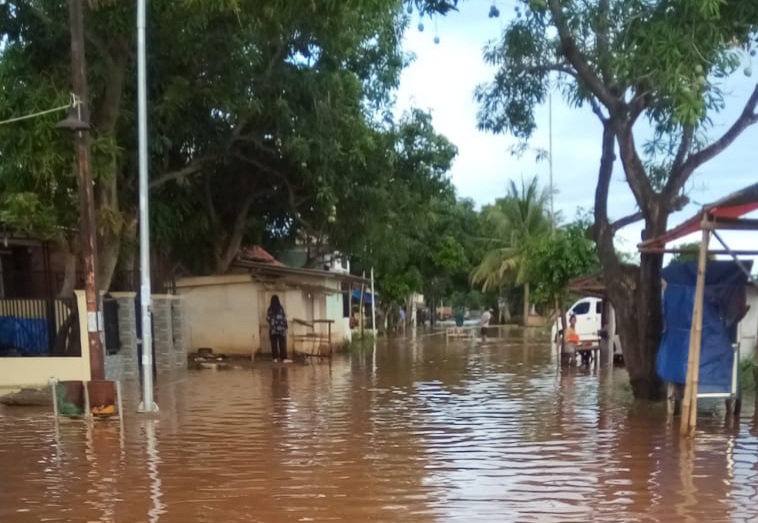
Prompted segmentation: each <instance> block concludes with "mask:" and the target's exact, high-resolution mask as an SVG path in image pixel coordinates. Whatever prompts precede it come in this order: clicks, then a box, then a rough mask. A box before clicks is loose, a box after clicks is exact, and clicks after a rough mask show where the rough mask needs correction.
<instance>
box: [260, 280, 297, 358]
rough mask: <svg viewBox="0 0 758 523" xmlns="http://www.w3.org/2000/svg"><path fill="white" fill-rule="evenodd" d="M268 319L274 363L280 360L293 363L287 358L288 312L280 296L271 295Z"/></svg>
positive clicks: (267, 313)
mask: <svg viewBox="0 0 758 523" xmlns="http://www.w3.org/2000/svg"><path fill="white" fill-rule="evenodd" d="M266 321H267V322H268V334H269V339H270V340H271V357H272V358H273V359H274V363H278V362H279V361H281V362H283V363H292V360H290V359H288V358H287V314H285V312H284V307H282V304H281V303H280V302H279V296H277V295H276V294H274V295H273V296H271V305H269V308H268V312H266Z"/></svg>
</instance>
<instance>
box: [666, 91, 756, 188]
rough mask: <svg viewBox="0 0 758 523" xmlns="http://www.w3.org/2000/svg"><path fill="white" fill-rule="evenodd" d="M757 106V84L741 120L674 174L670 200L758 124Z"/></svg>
mask: <svg viewBox="0 0 758 523" xmlns="http://www.w3.org/2000/svg"><path fill="white" fill-rule="evenodd" d="M756 106H758V84H756V86H755V88H754V89H753V93H752V94H751V95H750V98H748V100H747V102H746V103H745V107H744V108H743V109H742V113H741V114H740V116H739V118H737V120H736V121H735V122H734V123H733V124H732V126H731V127H730V128H729V129H728V130H727V131H726V132H725V133H724V134H723V135H722V136H721V138H719V139H718V140H716V141H715V142H713V143H712V144H711V145H709V146H708V147H706V148H705V149H703V150H701V151H699V152H697V153H695V154H692V155H690V157H689V158H687V160H685V161H684V163H682V165H681V167H680V168H679V169H677V170H676V171H674V172H672V174H671V177H670V178H669V181H668V183H666V188H665V192H666V195H667V196H668V197H669V198H670V197H671V196H673V195H675V194H676V193H678V192H679V190H680V189H681V188H682V187H683V186H684V184H685V182H686V181H687V180H688V179H689V177H690V176H691V175H692V173H693V172H695V169H697V168H698V167H700V166H701V165H703V164H704V163H706V162H708V161H710V160H712V159H713V158H715V157H716V156H718V155H719V154H721V153H722V152H723V151H724V150H725V149H726V148H727V147H729V146H730V145H732V143H734V141H735V140H736V139H737V138H739V136H740V135H741V134H742V133H743V132H744V131H745V129H747V128H748V127H750V126H751V125H754V124H755V123H758V114H756Z"/></svg>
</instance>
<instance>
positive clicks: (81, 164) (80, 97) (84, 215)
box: [59, 0, 105, 380]
mask: <svg viewBox="0 0 758 523" xmlns="http://www.w3.org/2000/svg"><path fill="white" fill-rule="evenodd" d="M69 18H70V20H69V24H70V27H71V72H72V77H71V80H72V86H73V89H74V106H75V107H74V109H76V110H77V119H76V120H69V122H68V123H65V122H61V124H60V125H59V126H60V127H68V128H70V129H72V130H73V131H74V134H75V140H76V163H77V171H76V176H77V182H78V185H79V214H80V229H81V231H80V233H81V240H82V248H83V249H82V250H83V252H82V255H83V258H84V294H85V296H86V300H87V339H88V342H89V358H90V374H91V378H90V379H92V380H104V379H105V356H104V354H103V342H102V338H101V336H100V325H102V321H101V319H100V311H99V307H98V302H99V300H98V296H97V286H96V285H95V270H96V267H97V265H96V260H97V241H96V239H95V231H96V230H97V229H96V224H95V198H94V194H93V188H92V175H91V173H90V136H89V123H88V122H89V110H88V108H87V97H88V93H87V59H86V56H85V53H84V15H83V11H82V0H69ZM72 122H73V123H72Z"/></svg>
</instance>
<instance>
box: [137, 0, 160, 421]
mask: <svg viewBox="0 0 758 523" xmlns="http://www.w3.org/2000/svg"><path fill="white" fill-rule="evenodd" d="M146 9H147V7H146V0H137V116H138V118H137V120H138V133H139V259H140V309H141V313H142V385H143V388H142V403H141V404H140V408H139V410H140V412H155V411H157V410H158V406H157V405H156V404H155V403H154V401H153V330H152V321H151V318H150V309H151V301H152V300H151V292H152V291H151V289H150V223H149V209H148V172H147V65H146V61H147V58H146V54H145V25H146V18H147V17H146Z"/></svg>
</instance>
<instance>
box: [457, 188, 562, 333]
mask: <svg viewBox="0 0 758 523" xmlns="http://www.w3.org/2000/svg"><path fill="white" fill-rule="evenodd" d="M549 197H550V193H549V192H548V190H547V189H542V188H540V187H539V183H538V181H537V177H534V178H532V179H531V180H529V181H528V183H527V182H525V181H524V180H523V179H522V180H521V187H520V188H519V187H518V186H517V185H516V182H514V181H513V180H511V181H510V183H509V185H508V192H507V194H506V196H505V197H504V198H498V199H497V200H495V203H494V204H492V205H487V206H485V207H484V208H483V209H482V215H483V217H484V220H485V227H486V228H487V229H489V231H490V235H489V238H488V241H489V242H490V250H488V251H487V253H486V254H485V255H484V257H483V258H482V261H481V263H480V264H479V265H478V266H477V267H476V268H475V269H474V271H473V273H472V275H471V280H472V281H473V282H474V283H475V284H481V286H482V290H483V291H487V290H488V289H493V288H499V287H501V286H502V285H503V284H505V283H508V282H513V283H516V284H517V285H523V286H524V323H526V321H527V318H528V317H529V281H527V279H526V264H525V263H524V255H525V253H524V250H525V245H526V243H527V241H528V240H529V239H530V238H533V237H535V236H538V235H540V234H544V233H546V232H548V231H549V230H550V224H551V218H550V216H549V213H548V202H549Z"/></svg>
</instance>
